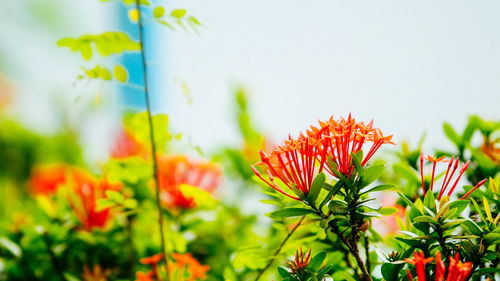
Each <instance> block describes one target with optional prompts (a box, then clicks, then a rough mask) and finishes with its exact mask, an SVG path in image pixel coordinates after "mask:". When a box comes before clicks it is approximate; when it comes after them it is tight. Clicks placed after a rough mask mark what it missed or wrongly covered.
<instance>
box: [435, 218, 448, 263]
mask: <svg viewBox="0 0 500 281" xmlns="http://www.w3.org/2000/svg"><path fill="white" fill-rule="evenodd" d="M435 230H436V233H437V234H438V242H439V246H441V250H443V255H444V256H445V258H446V260H449V257H450V253H449V252H448V249H447V248H446V241H445V239H444V237H443V230H442V229H441V226H440V225H438V226H437V227H436V228H435Z"/></svg>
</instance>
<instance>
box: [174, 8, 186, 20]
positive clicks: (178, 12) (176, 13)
mask: <svg viewBox="0 0 500 281" xmlns="http://www.w3.org/2000/svg"><path fill="white" fill-rule="evenodd" d="M170 15H171V16H173V17H174V18H177V19H180V18H182V17H183V16H185V15H186V10H185V9H176V10H173V11H172V12H170Z"/></svg>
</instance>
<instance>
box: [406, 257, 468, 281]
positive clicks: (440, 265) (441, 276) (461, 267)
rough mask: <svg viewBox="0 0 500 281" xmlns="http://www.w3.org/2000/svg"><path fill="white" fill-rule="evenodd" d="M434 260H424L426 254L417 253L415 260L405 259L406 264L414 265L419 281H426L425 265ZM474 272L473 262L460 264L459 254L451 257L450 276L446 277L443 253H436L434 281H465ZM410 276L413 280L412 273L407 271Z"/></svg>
mask: <svg viewBox="0 0 500 281" xmlns="http://www.w3.org/2000/svg"><path fill="white" fill-rule="evenodd" d="M433 259H434V258H432V257H430V258H424V254H423V253H422V252H420V253H418V252H415V258H414V259H405V262H407V263H409V264H413V265H414V266H415V269H416V271H417V277H418V281H425V276H426V271H425V265H426V264H427V263H429V262H431V261H432V260H433ZM471 270H472V263H471V262H464V263H462V262H460V259H459V255H458V253H456V254H455V257H450V263H449V265H448V275H446V279H445V274H446V267H445V265H444V262H443V261H442V260H441V253H440V252H437V253H436V269H435V271H434V280H435V281H464V280H467V277H468V276H469V274H470V272H471ZM406 273H407V275H408V279H410V280H413V276H412V275H411V273H410V271H409V270H407V271H406Z"/></svg>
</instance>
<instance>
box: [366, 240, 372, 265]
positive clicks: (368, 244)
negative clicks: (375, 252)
mask: <svg viewBox="0 0 500 281" xmlns="http://www.w3.org/2000/svg"><path fill="white" fill-rule="evenodd" d="M365 255H366V269H367V270H368V272H371V271H372V270H371V267H372V266H371V263H370V241H369V240H368V236H366V235H365Z"/></svg>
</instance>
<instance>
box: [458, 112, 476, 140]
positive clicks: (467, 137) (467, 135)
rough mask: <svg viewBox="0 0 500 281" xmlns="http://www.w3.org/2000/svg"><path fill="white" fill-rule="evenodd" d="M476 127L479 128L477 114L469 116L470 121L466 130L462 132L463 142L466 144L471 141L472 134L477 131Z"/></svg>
mask: <svg viewBox="0 0 500 281" xmlns="http://www.w3.org/2000/svg"><path fill="white" fill-rule="evenodd" d="M476 128H477V117H476V116H471V117H469V122H468V123H467V126H466V127H465V129H464V132H463V134H462V143H464V144H466V143H469V142H470V140H471V139H472V136H473V135H474V132H475V131H476Z"/></svg>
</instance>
